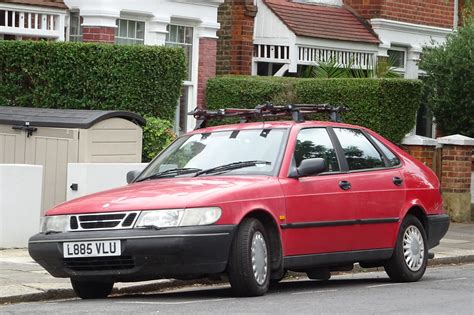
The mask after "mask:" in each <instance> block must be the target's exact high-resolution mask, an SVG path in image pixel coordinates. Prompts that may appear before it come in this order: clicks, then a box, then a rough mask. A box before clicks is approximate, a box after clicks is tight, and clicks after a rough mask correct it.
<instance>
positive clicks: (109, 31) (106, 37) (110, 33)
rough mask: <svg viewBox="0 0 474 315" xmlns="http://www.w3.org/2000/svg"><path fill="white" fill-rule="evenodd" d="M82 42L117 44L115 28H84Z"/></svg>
mask: <svg viewBox="0 0 474 315" xmlns="http://www.w3.org/2000/svg"><path fill="white" fill-rule="evenodd" d="M82 40H83V41H84V42H94V43H108V44H113V43H115V28H114V27H99V26H92V27H84V28H83V29H82Z"/></svg>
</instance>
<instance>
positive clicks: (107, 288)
mask: <svg viewBox="0 0 474 315" xmlns="http://www.w3.org/2000/svg"><path fill="white" fill-rule="evenodd" d="M71 284H72V288H73V289H74V292H75V293H76V295H77V296H78V297H80V298H81V299H103V298H106V297H107V296H108V295H109V294H110V292H112V288H113V287H114V284H113V282H112V283H109V282H92V281H78V280H74V279H71Z"/></svg>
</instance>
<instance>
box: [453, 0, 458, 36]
mask: <svg viewBox="0 0 474 315" xmlns="http://www.w3.org/2000/svg"><path fill="white" fill-rule="evenodd" d="M458 24H459V0H454V16H453V30H457V29H458Z"/></svg>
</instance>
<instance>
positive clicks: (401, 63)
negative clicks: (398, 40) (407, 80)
mask: <svg viewBox="0 0 474 315" xmlns="http://www.w3.org/2000/svg"><path fill="white" fill-rule="evenodd" d="M387 54H388V58H389V59H390V61H391V62H392V63H393V66H394V67H395V68H405V52H404V51H401V50H389V51H388V52H387Z"/></svg>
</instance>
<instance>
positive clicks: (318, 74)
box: [301, 57, 402, 79]
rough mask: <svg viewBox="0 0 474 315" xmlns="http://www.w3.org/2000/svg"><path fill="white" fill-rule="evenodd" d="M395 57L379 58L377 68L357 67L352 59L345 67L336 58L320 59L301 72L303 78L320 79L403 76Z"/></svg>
mask: <svg viewBox="0 0 474 315" xmlns="http://www.w3.org/2000/svg"><path fill="white" fill-rule="evenodd" d="M394 64H395V58H393V57H388V58H379V60H378V61H377V64H376V65H375V68H373V69H363V68H362V67H355V66H354V62H353V61H352V60H351V61H349V63H348V64H347V65H345V66H343V67H341V65H340V64H339V63H338V62H337V59H336V58H331V59H329V60H327V61H320V62H319V64H318V65H317V66H308V67H306V69H304V71H303V72H302V73H301V77H302V78H319V79H349V78H353V79H362V78H401V77H402V76H401V75H400V74H399V73H397V72H396V71H395V70H394V69H395V67H394Z"/></svg>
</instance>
